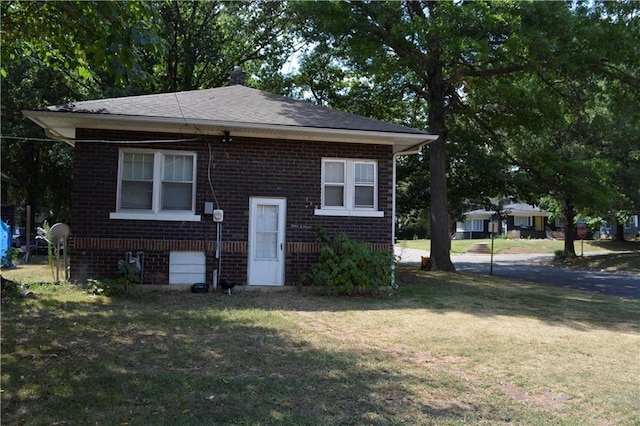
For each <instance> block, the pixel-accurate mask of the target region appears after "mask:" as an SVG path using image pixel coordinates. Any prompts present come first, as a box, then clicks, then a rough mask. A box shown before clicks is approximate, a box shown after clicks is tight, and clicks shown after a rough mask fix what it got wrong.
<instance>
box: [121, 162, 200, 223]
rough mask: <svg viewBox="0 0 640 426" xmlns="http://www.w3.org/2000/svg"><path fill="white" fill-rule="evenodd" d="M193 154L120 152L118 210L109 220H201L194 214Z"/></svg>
mask: <svg viewBox="0 0 640 426" xmlns="http://www.w3.org/2000/svg"><path fill="white" fill-rule="evenodd" d="M195 182H196V154H195V153H192V152H181V151H151V150H139V149H135V150H129V149H122V150H121V151H120V161H119V167H118V196H117V209H116V211H115V212H113V213H111V215H110V217H111V218H112V219H142V220H187V221H188V220H192V221H195V220H200V216H198V215H196V214H195V191H196V185H195Z"/></svg>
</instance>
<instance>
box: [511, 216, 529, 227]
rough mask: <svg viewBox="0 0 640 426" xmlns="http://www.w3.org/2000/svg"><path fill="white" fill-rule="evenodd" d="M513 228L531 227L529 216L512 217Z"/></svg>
mask: <svg viewBox="0 0 640 426" xmlns="http://www.w3.org/2000/svg"><path fill="white" fill-rule="evenodd" d="M513 226H523V227H529V226H531V216H514V217H513Z"/></svg>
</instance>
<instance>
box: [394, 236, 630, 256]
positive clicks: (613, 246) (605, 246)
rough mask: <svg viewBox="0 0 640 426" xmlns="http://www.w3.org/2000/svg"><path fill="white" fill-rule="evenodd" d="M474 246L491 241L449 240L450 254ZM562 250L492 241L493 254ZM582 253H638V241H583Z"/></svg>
mask: <svg viewBox="0 0 640 426" xmlns="http://www.w3.org/2000/svg"><path fill="white" fill-rule="evenodd" d="M475 244H488V245H489V247H491V239H479V240H451V253H452V254H454V255H455V254H461V253H465V252H466V251H467V250H468V249H469V247H471V246H472V245H475ZM397 245H398V246H400V247H406V248H412V249H418V250H427V251H428V250H429V249H430V247H431V241H430V240H400V241H398V242H397ZM574 247H575V248H576V253H578V254H580V249H581V243H580V241H576V242H575V243H574ZM563 249H564V241H562V240H546V239H520V240H515V239H507V238H495V239H494V241H493V252H494V253H496V254H498V253H501V254H509V253H547V254H553V253H554V252H555V251H556V250H563ZM584 251H585V253H586V252H601V253H608V252H616V251H640V241H625V242H618V241H606V240H603V241H596V240H585V241H584Z"/></svg>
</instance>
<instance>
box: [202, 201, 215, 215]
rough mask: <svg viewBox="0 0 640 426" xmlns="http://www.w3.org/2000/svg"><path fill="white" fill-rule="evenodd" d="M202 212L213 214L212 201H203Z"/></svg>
mask: <svg viewBox="0 0 640 426" xmlns="http://www.w3.org/2000/svg"><path fill="white" fill-rule="evenodd" d="M204 214H213V202H212V201H205V203H204Z"/></svg>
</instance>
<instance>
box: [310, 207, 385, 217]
mask: <svg viewBox="0 0 640 426" xmlns="http://www.w3.org/2000/svg"><path fill="white" fill-rule="evenodd" d="M313 214H314V215H316V216H343V217H384V212H383V211H376V210H328V209H315V210H314V212H313Z"/></svg>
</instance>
